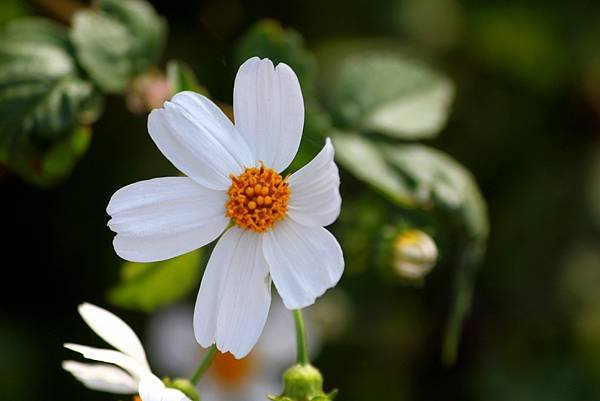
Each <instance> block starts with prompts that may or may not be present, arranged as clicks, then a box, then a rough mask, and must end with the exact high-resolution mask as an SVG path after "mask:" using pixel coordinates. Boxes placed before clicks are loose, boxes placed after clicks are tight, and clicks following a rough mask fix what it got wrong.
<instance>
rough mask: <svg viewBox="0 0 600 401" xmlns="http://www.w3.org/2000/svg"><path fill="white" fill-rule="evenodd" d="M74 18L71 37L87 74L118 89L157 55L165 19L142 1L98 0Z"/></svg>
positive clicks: (108, 87)
mask: <svg viewBox="0 0 600 401" xmlns="http://www.w3.org/2000/svg"><path fill="white" fill-rule="evenodd" d="M96 4H97V7H96V8H94V9H85V10H82V11H79V12H77V14H75V16H74V17H73V28H72V30H71V40H72V41H73V43H74V45H75V48H76V49H77V57H78V58H79V60H80V62H81V65H82V66H83V67H84V68H85V70H86V71H87V72H88V74H89V75H90V77H91V78H92V79H93V80H94V82H96V83H97V84H98V86H100V88H102V89H103V90H105V91H108V92H120V91H122V90H124V89H125V88H126V86H127V85H128V83H129V82H130V81H131V80H132V78H134V77H135V76H136V75H138V74H140V73H143V72H144V71H146V70H147V69H148V68H149V67H151V66H152V65H153V64H155V63H156V62H157V61H158V59H159V58H160V56H161V54H162V51H163V47H164V42H165V39H166V33H167V24H166V21H165V20H164V19H163V18H162V17H160V16H159V15H157V14H156V12H155V11H154V9H153V8H152V6H151V5H150V4H149V3H148V2H146V1H144V0H99V1H98V2H97V3H96Z"/></svg>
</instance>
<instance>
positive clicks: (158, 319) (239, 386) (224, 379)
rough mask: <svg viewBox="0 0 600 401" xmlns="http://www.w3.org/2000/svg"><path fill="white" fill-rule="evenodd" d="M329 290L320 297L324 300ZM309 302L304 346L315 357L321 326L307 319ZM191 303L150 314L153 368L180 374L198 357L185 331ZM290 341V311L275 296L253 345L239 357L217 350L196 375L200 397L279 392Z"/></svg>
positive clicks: (221, 400) (290, 359)
mask: <svg viewBox="0 0 600 401" xmlns="http://www.w3.org/2000/svg"><path fill="white" fill-rule="evenodd" d="M328 297H329V294H328V295H326V296H325V297H324V298H323V300H326V299H327V298H328ZM321 304H322V303H321V302H319V303H318V304H316V305H315V306H313V307H311V308H309V309H307V310H306V311H305V312H306V313H304V318H305V324H306V330H307V333H308V336H307V337H308V341H309V344H308V345H309V352H310V354H311V358H313V357H315V356H316V355H317V353H318V351H319V350H320V348H321V342H322V338H321V334H320V333H321V328H320V327H316V325H315V324H313V319H312V315H313V313H312V312H314V308H315V307H318V306H320V305H321ZM192 315H193V311H192V307H191V305H190V306H188V305H175V306H171V307H169V308H166V309H162V310H161V311H159V312H158V313H157V314H155V315H153V316H152V319H151V320H150V325H149V330H148V341H149V343H148V344H149V345H150V350H151V351H150V357H151V358H152V360H153V361H156V368H157V369H162V370H165V371H169V372H175V373H177V374H180V375H185V374H188V373H189V372H191V371H192V370H193V369H194V368H195V367H196V366H198V363H199V362H200V360H201V359H202V356H203V352H202V349H201V348H200V347H199V346H198V344H197V343H196V341H195V339H194V335H193V333H192V331H191V323H192V319H191V317H192ZM295 353H296V341H295V330H294V320H293V317H292V314H291V313H290V312H289V311H288V310H287V309H286V308H285V307H284V305H283V303H282V302H281V300H279V299H278V297H274V299H273V305H272V306H271V310H270V311H269V317H268V319H267V323H266V325H265V328H264V331H263V334H262V335H261V337H260V339H259V341H258V342H257V344H256V346H255V347H254V348H253V350H252V351H251V352H250V353H249V354H248V355H247V356H246V357H244V358H242V359H234V358H233V356H232V355H231V354H229V353H225V354H222V353H218V354H217V357H216V358H215V360H214V361H213V363H212V365H211V367H210V368H209V369H208V371H207V372H206V374H205V375H204V376H203V377H202V380H201V381H200V385H199V388H200V389H201V396H202V401H248V400H261V399H266V397H265V395H266V394H280V393H281V390H282V388H281V375H282V374H283V372H284V370H285V369H286V368H288V367H290V366H291V365H293V364H294V361H295Z"/></svg>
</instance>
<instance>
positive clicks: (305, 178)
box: [107, 57, 344, 358]
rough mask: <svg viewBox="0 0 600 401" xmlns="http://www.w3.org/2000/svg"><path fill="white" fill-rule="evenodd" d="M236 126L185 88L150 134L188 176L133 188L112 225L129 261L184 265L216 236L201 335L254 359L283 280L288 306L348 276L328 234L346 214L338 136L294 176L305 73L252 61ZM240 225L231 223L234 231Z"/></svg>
mask: <svg viewBox="0 0 600 401" xmlns="http://www.w3.org/2000/svg"><path fill="white" fill-rule="evenodd" d="M233 97H234V100H233V109H234V115H235V125H234V124H232V123H231V122H230V121H229V119H228V118H227V117H226V116H225V114H223V112H222V111H221V110H220V109H219V108H218V107H217V106H216V105H215V104H214V103H212V102H211V101H210V100H208V99H207V98H205V97H204V96H201V95H198V94H195V93H192V92H181V93H179V94H177V95H176V96H174V97H173V99H172V100H171V101H170V102H166V103H165V105H164V108H162V109H157V110H154V111H152V113H150V116H149V117H148V131H149V132H150V136H151V137H152V139H153V140H154V142H155V143H156V145H157V146H158V148H159V149H160V150H161V152H162V153H163V154H164V155H165V156H166V157H167V159H169V160H170V161H171V162H172V163H173V165H175V167H177V168H178V169H179V170H180V171H181V172H183V173H184V174H185V175H186V176H187V177H167V178H155V179H151V180H147V181H141V182H138V183H135V184H132V185H129V186H126V187H124V188H122V189H120V190H119V191H117V192H116V193H115V194H114V195H113V197H112V198H111V200H110V203H109V205H108V208H107V211H108V214H110V215H111V217H112V219H111V220H110V221H109V227H110V228H111V229H112V230H113V231H115V232H116V233H117V235H116V237H115V239H114V247H115V251H116V252H117V254H118V255H120V256H121V257H122V258H124V259H127V260H130V261H135V262H149V261H158V260H163V259H168V258H172V257H174V256H177V255H181V254H183V253H186V252H189V251H192V250H194V249H196V248H199V247H201V246H204V245H206V244H208V243H209V242H211V241H213V240H215V239H216V238H217V237H219V236H220V235H221V234H222V233H223V232H224V233H223V235H222V236H221V238H220V239H219V241H218V242H217V244H216V246H215V249H214V251H213V253H212V255H211V257H210V260H209V262H208V265H207V267H206V271H205V273H204V277H203V279H202V283H201V285H200V291H199V293H198V298H197V301H196V308H195V313H194V332H195V335H196V340H197V341H198V343H199V344H200V345H202V346H203V347H208V346H210V345H212V344H214V343H216V345H217V348H218V349H219V350H220V351H222V352H226V351H229V352H231V353H232V354H233V355H235V356H236V357H237V358H241V357H243V356H245V355H247V354H248V352H250V350H251V349H252V347H253V346H254V344H255V343H256V341H257V339H258V337H259V336H260V333H261V331H262V329H263V327H264V324H265V321H266V319H267V314H268V311H269V306H270V303H271V291H270V288H271V280H272V281H273V282H274V284H275V287H276V288H277V291H278V292H279V294H280V295H281V298H282V299H283V302H284V304H285V306H286V307H287V308H288V309H299V308H304V307H306V306H309V305H311V304H312V303H314V301H315V299H316V298H317V297H319V296H320V295H322V294H323V293H324V292H325V291H326V290H327V289H328V288H331V287H333V286H334V285H335V284H336V283H337V282H338V281H339V279H340V277H341V275H342V272H343V270H344V259H343V255H342V250H341V248H340V246H339V244H338V242H337V241H336V239H335V238H334V237H333V235H331V233H329V231H327V230H325V229H324V228H323V227H324V226H327V225H329V224H331V223H332V222H333V221H335V219H336V218H337V216H338V215H339V212H340V205H341V198H340V194H339V182H340V180H339V173H338V168H337V166H336V165H335V162H334V160H333V156H334V150H333V146H332V144H331V142H330V141H329V139H328V140H327V141H326V144H325V147H324V148H323V149H322V150H321V152H320V153H319V154H318V155H317V156H316V157H315V158H314V159H313V160H312V161H311V162H310V163H308V164H307V165H306V166H304V167H303V168H301V169H300V170H298V171H296V172H295V173H293V174H291V175H289V176H287V175H282V172H283V171H284V170H285V169H286V168H287V167H288V166H289V165H290V163H291V162H292V160H293V159H294V157H295V155H296V152H297V151H298V147H299V145H300V138H301V136H302V128H303V124H304V103H303V99H302V93H301V91H300V84H299V82H298V78H297V77H296V75H295V74H294V72H293V71H292V69H291V68H290V67H288V66H287V65H285V64H279V65H277V67H276V68H275V67H274V66H273V63H272V62H271V61H270V60H268V59H264V60H260V59H258V58H256V57H255V58H251V59H249V60H247V61H246V62H245V63H244V64H243V65H242V66H241V67H240V69H239V71H238V73H237V76H236V79H235V85H234V91H233ZM230 223H232V224H231V227H230V228H228V229H227V227H228V226H229V225H230Z"/></svg>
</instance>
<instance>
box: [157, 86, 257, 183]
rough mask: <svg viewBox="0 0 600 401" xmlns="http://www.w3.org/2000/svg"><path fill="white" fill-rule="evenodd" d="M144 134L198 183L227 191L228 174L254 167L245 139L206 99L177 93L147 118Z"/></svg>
mask: <svg viewBox="0 0 600 401" xmlns="http://www.w3.org/2000/svg"><path fill="white" fill-rule="evenodd" d="M148 131H149V132H150V136H151V137H152V140H154V142H155V143H156V146H158V148H159V149H160V151H161V152H162V153H163V154H164V155H165V157H166V158H167V159H169V161H171V163H173V165H174V166H175V167H177V168H178V169H179V170H181V171H182V172H183V173H185V174H186V175H188V176H189V177H190V178H192V179H193V180H194V181H196V182H198V183H199V184H201V185H203V186H205V187H207V188H211V189H221V190H223V189H227V188H229V186H230V185H231V180H230V178H229V175H230V174H232V173H233V174H236V175H238V174H240V173H241V172H242V171H243V170H244V167H246V166H251V165H254V163H253V162H254V158H253V156H252V153H251V152H250V148H249V147H248V144H247V143H246V140H245V139H244V138H243V137H242V135H240V133H239V132H238V130H237V129H236V128H235V126H234V125H233V124H232V123H231V121H229V119H228V118H227V116H225V114H223V112H222V111H221V110H220V109H219V108H218V107H217V106H216V105H215V104H214V103H213V102H211V101H210V100H209V99H207V98H205V97H204V96H202V95H198V94H197V93H194V92H181V93H178V94H177V95H175V96H174V97H173V99H172V100H171V101H170V102H165V106H164V108H162V109H155V110H153V111H152V113H150V116H148Z"/></svg>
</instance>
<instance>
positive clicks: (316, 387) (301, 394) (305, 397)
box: [269, 364, 337, 401]
mask: <svg viewBox="0 0 600 401" xmlns="http://www.w3.org/2000/svg"><path fill="white" fill-rule="evenodd" d="M336 395H337V390H334V391H332V392H330V393H328V394H325V393H324V392H323V376H322V375H321V372H319V370H318V369H317V368H315V367H314V366H312V365H300V364H297V365H294V366H292V367H291V368H289V369H288V370H287V371H286V372H285V373H284V374H283V393H282V394H281V395H280V396H271V397H269V398H270V399H271V400H272V401H332V400H333V398H334V397H335V396H336Z"/></svg>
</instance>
